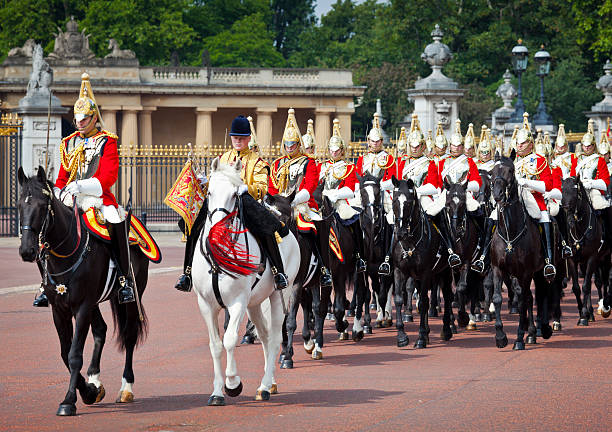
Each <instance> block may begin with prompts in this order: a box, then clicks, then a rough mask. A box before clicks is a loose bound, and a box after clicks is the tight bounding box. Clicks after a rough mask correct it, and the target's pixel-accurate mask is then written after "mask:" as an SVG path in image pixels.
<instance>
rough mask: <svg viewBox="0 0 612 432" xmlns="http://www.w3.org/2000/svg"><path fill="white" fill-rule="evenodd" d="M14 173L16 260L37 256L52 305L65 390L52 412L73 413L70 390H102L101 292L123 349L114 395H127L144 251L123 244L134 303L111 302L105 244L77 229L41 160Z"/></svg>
mask: <svg viewBox="0 0 612 432" xmlns="http://www.w3.org/2000/svg"><path fill="white" fill-rule="evenodd" d="M18 178H19V184H20V186H21V195H20V198H19V203H18V208H19V218H20V221H21V230H22V237H21V245H20V247H19V254H20V255H21V257H22V259H23V260H24V261H29V262H34V261H35V260H36V261H38V263H39V265H40V267H41V268H42V269H43V274H42V276H43V281H44V290H45V294H46V295H47V297H48V298H49V303H50V304H51V307H52V312H53V322H54V324H55V329H56V330H57V335H58V336H59V340H60V345H61V356H62V360H63V361H64V364H65V365H66V367H67V368H68V370H69V371H70V384H69V386H68V392H67V393H66V397H65V398H64V400H63V401H62V402H61V403H60V405H59V409H58V410H57V415H61V416H66V415H76V401H77V395H76V390H77V389H78V390H79V393H80V394H81V398H82V400H83V403H85V404H87V405H90V404H93V403H95V402H99V401H100V400H102V398H103V397H104V395H105V390H104V387H103V386H102V385H101V383H100V381H99V375H100V358H101V356H102V348H103V347H104V343H105V340H106V330H107V326H106V323H105V322H104V319H103V317H102V314H101V313H100V309H99V307H98V304H99V302H100V301H103V300H105V299H109V300H110V302H111V309H112V313H113V321H114V323H115V331H116V333H117V334H118V337H119V340H118V345H119V348H120V349H121V350H125V365H124V370H123V385H122V388H121V391H120V392H119V397H118V399H117V402H132V401H133V398H134V395H133V394H132V388H131V386H132V384H133V383H134V371H133V370H132V358H133V354H134V348H135V347H136V345H137V344H138V343H139V342H141V341H142V340H143V338H144V337H145V335H146V329H147V320H146V315H145V313H144V310H143V309H141V308H139V299H140V298H142V294H143V292H144V290H145V287H146V284H147V277H148V268H149V261H148V259H147V257H146V256H145V255H144V254H142V253H141V252H140V250H139V249H138V247H137V246H133V247H132V248H131V249H132V253H131V255H132V260H131V261H132V268H133V275H134V276H135V278H134V281H135V283H136V288H137V294H138V295H137V297H138V298H137V301H136V302H131V303H126V304H119V300H118V297H117V291H118V287H119V285H118V283H114V284H111V285H109V286H108V287H107V283H108V282H107V279H108V280H109V281H112V280H113V278H112V273H113V272H112V269H109V267H110V265H109V263H110V261H111V258H112V253H111V248H110V245H108V244H106V243H104V242H103V241H102V240H99V239H98V238H96V237H94V236H93V235H91V234H90V233H89V232H88V231H85V230H84V229H82V227H81V225H80V221H79V217H80V216H79V215H78V214H77V215H76V216H75V213H77V211H76V210H74V211H73V210H72V209H70V208H69V207H67V206H65V205H64V204H63V203H62V202H61V201H60V200H58V199H57V198H55V196H54V194H53V185H52V184H51V183H50V182H49V181H47V179H46V175H45V171H44V170H43V168H42V167H39V168H38V173H37V175H36V176H34V177H32V178H28V177H27V176H26V175H25V174H24V172H23V170H22V169H21V168H19V173H18ZM107 288H108V290H107ZM73 318H74V320H75V325H74V331H73V324H72V319H73ZM90 326H91V332H92V334H93V338H94V348H93V355H92V358H91V363H90V365H89V368H88V370H87V375H88V376H89V383H87V382H86V381H85V378H84V377H83V375H81V368H82V366H83V346H84V345H85V339H86V337H87V333H88V332H89V327H90Z"/></svg>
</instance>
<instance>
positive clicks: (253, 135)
mask: <svg viewBox="0 0 612 432" xmlns="http://www.w3.org/2000/svg"><path fill="white" fill-rule="evenodd" d="M247 120H248V121H249V125H250V126H251V139H250V140H249V149H250V150H255V151H257V146H258V145H257V134H256V133H255V125H254V124H253V117H251V116H248V117H247Z"/></svg>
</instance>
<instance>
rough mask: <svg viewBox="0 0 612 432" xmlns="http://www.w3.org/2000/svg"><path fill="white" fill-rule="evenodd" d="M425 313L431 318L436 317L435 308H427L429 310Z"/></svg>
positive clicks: (436, 311)
mask: <svg viewBox="0 0 612 432" xmlns="http://www.w3.org/2000/svg"><path fill="white" fill-rule="evenodd" d="M427 315H428V316H430V317H432V318H437V317H438V310H437V309H435V308H434V309H429V312H427Z"/></svg>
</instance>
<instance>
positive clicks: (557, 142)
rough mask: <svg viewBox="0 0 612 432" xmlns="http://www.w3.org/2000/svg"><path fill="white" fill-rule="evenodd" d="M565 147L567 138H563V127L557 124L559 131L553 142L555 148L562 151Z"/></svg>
mask: <svg viewBox="0 0 612 432" xmlns="http://www.w3.org/2000/svg"><path fill="white" fill-rule="evenodd" d="M566 145H567V137H566V136H565V125H564V124H563V123H561V124H559V131H558V132H557V139H556V140H555V148H558V149H563V148H565V146H566Z"/></svg>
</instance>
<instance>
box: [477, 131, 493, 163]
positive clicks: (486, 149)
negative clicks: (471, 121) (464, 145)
mask: <svg viewBox="0 0 612 432" xmlns="http://www.w3.org/2000/svg"><path fill="white" fill-rule="evenodd" d="M492 150H493V143H492V142H491V133H490V129H487V127H486V126H485V125H483V126H482V130H481V133H480V142H479V143H478V147H477V148H476V156H478V158H480V157H481V156H482V155H488V154H489V153H491V151H492Z"/></svg>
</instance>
